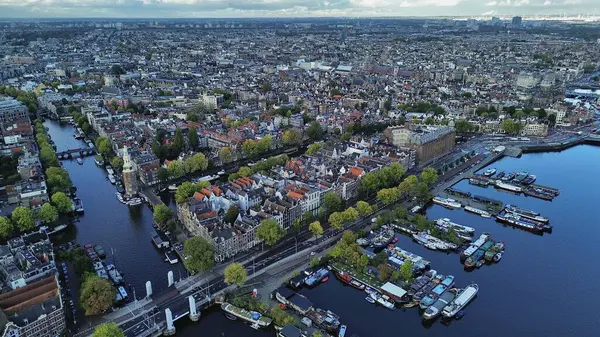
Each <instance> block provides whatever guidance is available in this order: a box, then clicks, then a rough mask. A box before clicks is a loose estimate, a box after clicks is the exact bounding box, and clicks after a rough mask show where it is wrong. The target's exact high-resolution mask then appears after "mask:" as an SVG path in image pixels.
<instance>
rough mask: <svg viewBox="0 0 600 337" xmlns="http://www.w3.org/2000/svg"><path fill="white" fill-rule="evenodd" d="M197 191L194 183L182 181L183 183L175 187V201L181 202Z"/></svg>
mask: <svg viewBox="0 0 600 337" xmlns="http://www.w3.org/2000/svg"><path fill="white" fill-rule="evenodd" d="M196 192H198V189H197V187H196V185H194V184H192V183H191V182H189V181H186V182H184V183H183V184H181V185H179V187H177V191H176V192H175V202H177V203H178V204H183V203H184V202H185V201H186V200H187V199H188V198H189V197H191V196H192V195H194V193H196Z"/></svg>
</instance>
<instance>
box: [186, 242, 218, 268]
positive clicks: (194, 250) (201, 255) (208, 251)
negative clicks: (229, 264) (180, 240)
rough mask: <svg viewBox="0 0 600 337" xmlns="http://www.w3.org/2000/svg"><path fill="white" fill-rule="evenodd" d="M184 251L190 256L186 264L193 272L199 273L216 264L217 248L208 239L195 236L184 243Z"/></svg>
mask: <svg viewBox="0 0 600 337" xmlns="http://www.w3.org/2000/svg"><path fill="white" fill-rule="evenodd" d="M183 253H184V254H185V255H186V256H187V257H188V258H187V259H185V260H184V264H185V266H186V268H187V269H188V270H190V271H191V272H192V273H199V272H203V271H205V270H208V269H210V268H212V267H213V266H214V265H215V250H214V248H213V246H212V245H211V244H210V242H208V241H206V239H204V238H202V237H199V236H194V237H192V238H189V239H187V240H186V241H185V243H184V244H183Z"/></svg>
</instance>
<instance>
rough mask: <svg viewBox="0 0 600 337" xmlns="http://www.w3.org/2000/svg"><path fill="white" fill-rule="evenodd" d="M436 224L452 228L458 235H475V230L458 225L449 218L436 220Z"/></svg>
mask: <svg viewBox="0 0 600 337" xmlns="http://www.w3.org/2000/svg"><path fill="white" fill-rule="evenodd" d="M467 207H468V206H467ZM465 209H466V207H465ZM435 224H436V225H437V226H439V227H442V228H448V229H450V228H451V229H453V230H454V231H456V232H457V233H464V234H469V235H473V233H475V228H473V227H469V226H464V225H461V224H457V223H456V222H452V221H450V219H448V218H442V219H437V220H435Z"/></svg>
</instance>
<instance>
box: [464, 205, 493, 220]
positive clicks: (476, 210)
mask: <svg viewBox="0 0 600 337" xmlns="http://www.w3.org/2000/svg"><path fill="white" fill-rule="evenodd" d="M465 211H467V212H471V213H474V214H477V215H480V216H481V217H484V218H491V217H492V215H491V214H490V212H488V211H484V210H482V209H479V208H475V207H471V206H465Z"/></svg>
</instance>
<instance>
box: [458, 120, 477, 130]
mask: <svg viewBox="0 0 600 337" xmlns="http://www.w3.org/2000/svg"><path fill="white" fill-rule="evenodd" d="M454 128H455V129H456V132H458V133H465V132H472V131H473V129H474V126H473V124H471V123H470V122H469V121H467V120H466V119H459V120H457V121H456V122H455V123H454Z"/></svg>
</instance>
